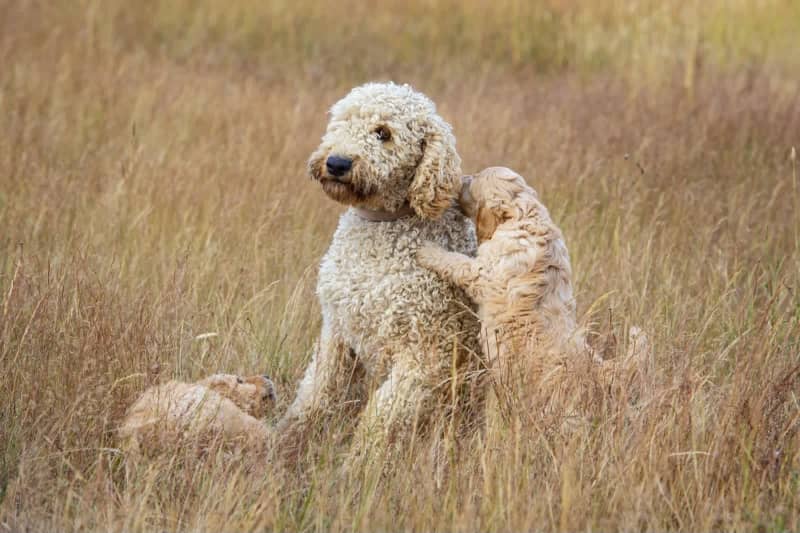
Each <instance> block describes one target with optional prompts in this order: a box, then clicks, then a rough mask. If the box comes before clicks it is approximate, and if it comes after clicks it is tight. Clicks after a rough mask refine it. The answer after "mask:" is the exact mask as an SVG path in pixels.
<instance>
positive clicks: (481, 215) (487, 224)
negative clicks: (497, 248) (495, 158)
mask: <svg viewBox="0 0 800 533" xmlns="http://www.w3.org/2000/svg"><path fill="white" fill-rule="evenodd" d="M531 194H532V195H533V198H534V199H535V194H536V193H534V192H533V190H532V189H531V188H530V187H528V186H527V185H526V183H525V180H524V179H523V178H522V176H520V175H519V174H517V173H516V172H514V171H513V170H511V169H508V168H505V167H489V168H487V169H484V170H482V171H481V172H478V173H477V174H475V175H472V176H464V177H463V178H462V186H461V195H460V197H459V206H460V207H461V210H462V211H463V212H464V214H465V215H467V216H468V217H470V218H471V219H472V220H473V221H474V222H475V231H476V233H477V235H478V242H484V241H486V240H489V239H491V238H492V235H494V232H495V230H496V229H497V226H499V225H500V224H502V223H503V222H507V221H509V220H514V219H515V218H517V217H519V216H520V214H521V213H520V205H519V202H520V199H521V198H522V197H523V196H524V195H531Z"/></svg>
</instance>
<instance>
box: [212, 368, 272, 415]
mask: <svg viewBox="0 0 800 533" xmlns="http://www.w3.org/2000/svg"><path fill="white" fill-rule="evenodd" d="M200 384H201V385H204V386H206V387H208V388H209V389H211V390H213V391H214V392H217V393H219V394H220V395H221V396H223V397H225V398H227V399H229V400H230V401H232V402H233V403H235V404H236V405H237V406H238V407H239V408H240V409H241V410H242V411H244V412H245V413H247V414H249V415H251V416H254V417H255V418H262V417H264V416H266V415H267V414H268V413H269V412H270V411H271V410H272V407H273V406H274V405H275V384H274V383H272V380H271V379H270V378H269V376H266V375H264V376H248V377H242V376H237V375H234V374H214V375H213V376H209V377H207V378H206V379H204V380H202V381H200Z"/></svg>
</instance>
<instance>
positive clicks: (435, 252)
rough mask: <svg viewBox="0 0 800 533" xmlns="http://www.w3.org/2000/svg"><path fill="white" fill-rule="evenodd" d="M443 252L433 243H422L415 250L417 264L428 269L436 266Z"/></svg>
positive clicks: (442, 249) (443, 250)
mask: <svg viewBox="0 0 800 533" xmlns="http://www.w3.org/2000/svg"><path fill="white" fill-rule="evenodd" d="M445 252H446V250H445V249H444V248H442V247H441V246H440V245H438V244H436V243H435V242H432V241H424V242H423V243H422V246H420V247H419V249H418V250H417V262H418V263H419V264H420V265H422V266H424V267H426V268H430V267H432V266H434V265H436V263H437V262H438V261H439V259H440V258H441V257H442V255H443V254H444V253H445Z"/></svg>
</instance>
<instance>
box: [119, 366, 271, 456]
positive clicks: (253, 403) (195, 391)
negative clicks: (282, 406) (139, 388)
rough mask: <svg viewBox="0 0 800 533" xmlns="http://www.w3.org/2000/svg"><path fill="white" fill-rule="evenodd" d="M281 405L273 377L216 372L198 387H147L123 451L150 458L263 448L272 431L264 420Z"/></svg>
mask: <svg viewBox="0 0 800 533" xmlns="http://www.w3.org/2000/svg"><path fill="white" fill-rule="evenodd" d="M274 404H275V385H274V384H273V383H272V380H270V379H269V377H267V376H250V377H244V378H243V377H240V376H236V375H231V374H215V375H213V376H210V377H208V378H206V379H203V380H201V381H198V382H197V383H183V382H180V381H170V382H168V383H166V384H164V385H158V386H155V387H151V388H149V389H147V390H146V391H145V392H144V393H143V394H142V395H141V396H140V397H139V399H138V400H136V402H135V403H134V404H133V405H132V406H131V407H130V409H129V410H128V414H127V416H126V417H125V421H124V422H123V424H122V426H121V427H120V429H119V436H120V440H121V443H122V447H123V448H124V449H126V450H127V451H129V452H131V453H134V454H139V453H143V454H146V455H155V454H157V453H160V452H164V451H169V450H175V447H176V446H179V445H181V446H196V447H197V449H198V451H203V450H204V449H207V448H209V447H211V446H213V445H222V446H224V447H226V448H230V449H248V450H257V451H258V450H263V449H265V446H266V444H267V438H268V437H269V430H268V429H267V426H266V424H265V423H264V422H263V421H262V420H260V419H261V418H263V417H264V416H266V415H267V414H268V413H269V412H270V410H271V409H272V407H273V406H274Z"/></svg>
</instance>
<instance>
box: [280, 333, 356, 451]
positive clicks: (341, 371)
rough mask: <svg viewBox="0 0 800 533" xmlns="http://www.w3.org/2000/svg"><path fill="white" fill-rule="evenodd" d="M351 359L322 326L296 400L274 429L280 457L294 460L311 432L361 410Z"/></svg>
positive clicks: (341, 342)
mask: <svg viewBox="0 0 800 533" xmlns="http://www.w3.org/2000/svg"><path fill="white" fill-rule="evenodd" d="M353 355H354V354H353V352H352V350H351V349H350V347H349V346H348V345H347V343H346V342H345V341H344V340H343V339H341V338H340V337H339V336H338V335H336V334H335V333H334V332H333V331H332V328H331V327H330V325H329V324H327V323H323V326H322V333H321V335H320V339H319V341H318V342H317V344H316V345H315V347H314V353H313V355H312V358H311V362H310V363H309V365H308V367H307V368H306V371H305V374H304V375H303V379H302V380H301V381H300V385H299V386H298V389H297V396H296V398H295V400H294V402H292V405H291V406H290V407H289V409H288V410H287V411H286V414H285V415H284V416H283V418H282V419H281V420H280V421H279V422H278V424H277V426H276V428H275V434H276V438H277V446H278V448H279V453H280V454H281V455H283V456H284V457H288V458H296V457H298V456H299V455H300V454H302V452H303V451H304V450H305V447H306V445H307V443H308V440H309V438H310V437H311V435H310V434H311V431H312V430H313V428H315V427H317V428H319V427H324V425H325V424H324V423H325V422H326V421H328V420H329V419H330V418H331V417H332V416H333V415H336V414H341V413H343V412H345V411H358V410H360V408H361V407H363V404H364V399H365V396H366V392H365V390H364V370H363V368H362V367H361V364H360V363H359V362H358V360H357V359H356V358H355V357H354V356H353Z"/></svg>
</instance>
